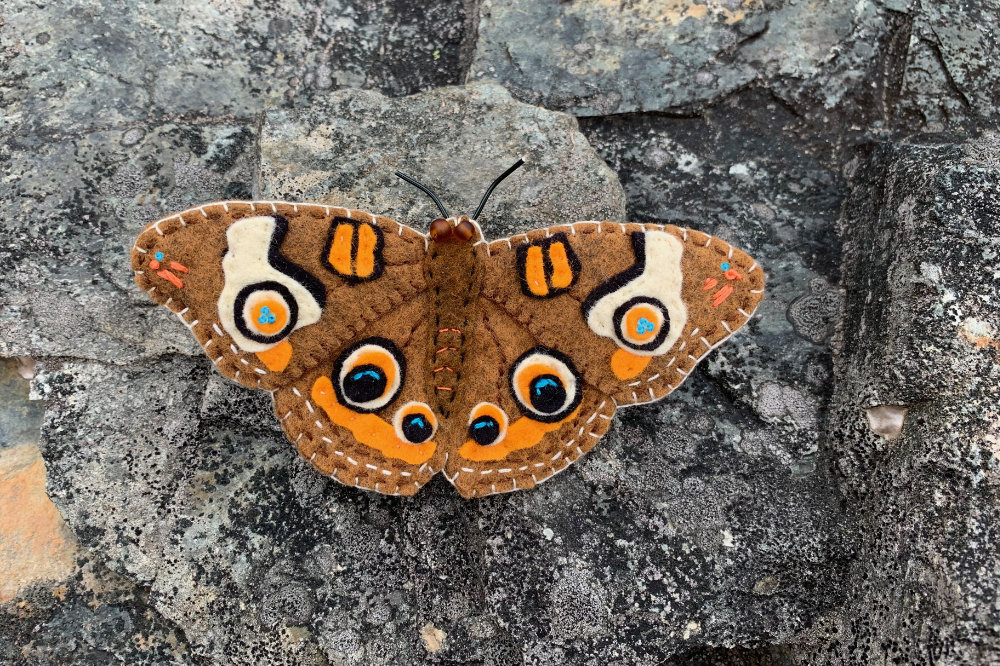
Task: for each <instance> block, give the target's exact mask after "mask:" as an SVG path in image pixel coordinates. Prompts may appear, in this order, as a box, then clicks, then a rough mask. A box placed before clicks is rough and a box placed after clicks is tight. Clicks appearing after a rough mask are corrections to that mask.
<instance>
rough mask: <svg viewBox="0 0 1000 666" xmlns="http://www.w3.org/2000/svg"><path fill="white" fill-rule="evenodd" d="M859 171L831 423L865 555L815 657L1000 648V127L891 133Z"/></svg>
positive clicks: (921, 656)
mask: <svg viewBox="0 0 1000 666" xmlns="http://www.w3.org/2000/svg"><path fill="white" fill-rule="evenodd" d="M853 181H854V188H853V190H852V192H851V195H850V198H849V199H848V201H847V204H846V205H845V209H844V210H845V215H844V217H843V219H842V220H841V222H840V234H841V236H842V238H843V241H844V268H845V270H844V287H845V290H846V293H847V294H848V297H847V299H846V302H845V306H844V309H843V312H842V314H841V320H842V322H843V325H842V332H841V334H840V336H839V340H838V343H837V346H838V348H839V349H840V352H839V353H838V354H837V357H836V363H835V373H836V389H835V392H834V397H833V401H832V405H833V407H832V410H831V417H830V429H831V431H832V433H833V434H834V436H835V437H836V440H837V442H838V446H839V452H840V455H839V456H838V460H837V466H838V470H839V473H840V477H841V479H842V488H843V490H844V492H845V496H846V498H847V499H848V502H849V504H848V505H849V506H850V507H851V509H850V514H851V515H852V517H853V518H854V519H856V520H857V525H858V534H859V538H858V541H857V547H858V558H857V563H856V565H855V568H854V571H853V573H852V575H851V577H850V578H849V582H848V584H847V589H848V590H849V592H848V598H847V601H846V604H845V607H844V609H843V610H842V611H840V612H839V613H838V615H837V619H836V621H835V623H834V627H835V629H836V632H835V636H836V637H835V638H833V639H827V640H826V641H824V644H823V647H822V648H821V649H819V650H817V651H816V653H814V654H810V655H808V660H807V661H806V663H812V664H842V663H849V662H851V661H852V660H853V661H857V662H860V663H907V664H913V663H936V664H993V663H997V662H998V661H1000V640H998V639H1000V629H998V628H1000V606H998V605H997V579H996V574H997V572H998V571H1000V549H998V547H997V543H998V538H1000V507H998V505H997V493H998V490H1000V301H998V299H997V289H998V286H1000V270H998V268H997V259H998V257H1000V141H998V140H997V138H996V137H995V136H994V137H990V138H987V139H984V140H978V141H971V142H968V143H966V144H962V145H944V146H941V145H919V144H918V145H879V146H876V147H873V148H871V149H869V150H867V151H865V154H864V155H863V156H862V157H861V159H860V163H859V165H858V166H857V170H856V171H855V172H854V174H853ZM883 405H893V406H897V407H903V408H906V413H905V418H904V421H903V427H902V431H901V432H900V434H899V435H898V436H896V437H891V438H890V437H885V436H879V435H878V434H876V433H875V432H873V431H872V428H871V427H870V421H869V419H868V417H867V415H866V411H868V410H870V409H871V408H873V407H876V406H883Z"/></svg>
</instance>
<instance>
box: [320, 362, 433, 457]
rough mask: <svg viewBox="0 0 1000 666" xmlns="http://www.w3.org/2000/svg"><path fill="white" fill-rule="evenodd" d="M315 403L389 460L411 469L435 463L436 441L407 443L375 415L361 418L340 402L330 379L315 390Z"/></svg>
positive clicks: (331, 418)
mask: <svg viewBox="0 0 1000 666" xmlns="http://www.w3.org/2000/svg"><path fill="white" fill-rule="evenodd" d="M311 395H312V399H313V401H314V402H315V403H316V404H317V405H319V406H320V407H322V408H323V411H325V412H326V415H327V416H329V417H330V420H331V421H333V422H334V423H335V424H337V425H338V426H340V427H342V428H347V429H348V430H350V431H351V434H352V435H354V438H355V439H356V440H358V441H359V442H361V443H362V444H364V445H365V446H367V447H370V448H372V449H375V450H376V451H378V452H379V453H381V454H382V455H384V456H386V457H387V458H394V459H396V460H402V461H403V462H405V463H409V464H410V465H420V464H423V463H425V462H427V461H428V460H430V459H431V456H433V455H434V451H435V450H437V444H435V443H434V442H433V441H427V442H423V443H421V444H411V443H409V442H404V441H403V440H401V439H400V438H399V437H397V436H396V429H395V428H394V427H393V426H392V424H390V423H387V422H386V421H385V420H383V419H382V418H380V417H378V416H376V415H374V414H358V413H357V412H353V411H351V410H349V409H347V408H346V407H344V406H343V405H341V404H340V403H338V402H337V397H336V394H335V393H334V391H333V383H332V382H331V381H330V378H329V377H320V378H319V379H317V380H316V381H315V382H314V383H313V386H312V391H311Z"/></svg>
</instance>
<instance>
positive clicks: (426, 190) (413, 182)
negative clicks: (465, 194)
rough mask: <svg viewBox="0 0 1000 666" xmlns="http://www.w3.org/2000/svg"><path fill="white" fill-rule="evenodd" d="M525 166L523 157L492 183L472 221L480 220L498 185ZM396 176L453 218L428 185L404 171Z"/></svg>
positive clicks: (444, 213) (446, 215)
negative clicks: (487, 201) (488, 200)
mask: <svg viewBox="0 0 1000 666" xmlns="http://www.w3.org/2000/svg"><path fill="white" fill-rule="evenodd" d="M523 164H524V158H523V157H521V158H518V160H517V162H514V164H512V165H511V166H510V168H508V169H507V170H506V171H504V172H503V173H502V174H500V175H499V176H497V177H496V180H494V181H493V182H492V183H490V186H489V187H488V188H486V194H484V195H483V199H482V201H480V202H479V207H478V208H476V212H475V213H474V214H473V215H472V219H473V220H478V219H479V214H480V213H482V212H483V207H484V206H486V200H487V199H489V198H490V195H491V194H493V190H495V189H496V188H497V185H499V184H500V183H501V182H503V179H504V178H506V177H507V176H509V175H510V174H512V173H514V172H515V171H517V170H518V169H520V168H521V166H522V165H523ZM396 175H397V176H399V177H400V178H402V179H403V180H405V181H406V182H408V183H409V184H410V185H413V186H414V187H415V188H417V189H418V190H420V191H421V192H423V193H424V194H426V195H427V196H429V197H430V198H431V199H432V200H433V201H434V204H435V205H436V206H437V207H438V210H439V211H441V214H442V215H444V216H445V217H451V216H450V215H449V214H448V210H447V209H446V208H445V207H444V204H442V203H441V200H440V199H438V197H437V195H436V194H434V192H433V191H432V190H431V188H429V187H427V186H426V185H424V184H422V183H420V182H418V181H417V180H416V179H414V178H413V177H412V176H407V175H406V174H405V173H403V172H402V171H397V172H396Z"/></svg>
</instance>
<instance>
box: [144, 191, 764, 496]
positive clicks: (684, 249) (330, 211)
mask: <svg viewBox="0 0 1000 666" xmlns="http://www.w3.org/2000/svg"><path fill="white" fill-rule="evenodd" d="M172 264H176V265H178V266H181V267H183V268H184V271H181V270H180V269H172V268H171V265H172ZM132 266H133V268H134V270H135V271H136V282H137V283H138V284H139V285H140V287H142V288H143V289H144V290H146V291H147V292H149V294H150V295H151V296H152V298H153V299H154V300H155V301H157V302H159V303H161V304H163V305H165V306H166V307H167V308H169V309H171V310H172V311H173V312H175V313H176V314H177V315H178V316H179V317H180V319H181V320H182V321H183V322H184V323H185V325H187V326H188V327H189V328H190V330H191V331H192V333H193V334H194V336H195V337H196V339H197V340H198V341H199V343H200V344H201V345H202V346H203V347H204V349H205V351H206V353H207V355H208V356H209V358H210V359H212V361H213V362H214V363H215V365H216V367H217V368H218V369H219V370H220V372H222V373H223V374H224V375H226V376H227V377H230V378H232V379H235V380H236V381H238V382H240V383H242V384H244V385H246V386H250V387H256V388H261V389H265V390H269V391H271V392H272V394H273V398H274V405H275V413H276V415H277V417H278V418H279V420H280V421H281V424H282V427H283V428H284V430H285V432H286V434H287V436H288V438H289V440H290V441H292V442H293V443H294V444H295V446H296V447H297V449H298V450H299V452H300V453H301V454H302V455H303V457H305V458H306V459H308V460H309V461H311V462H312V464H313V465H314V466H315V467H316V468H317V469H318V470H320V471H321V472H323V473H324V474H327V475H330V476H332V477H334V478H336V479H337V480H338V481H340V482H342V483H346V484H349V485H353V486H357V487H361V488H367V489H372V490H376V491H378V492H382V493H387V494H402V495H409V494H413V493H415V492H416V491H417V490H419V488H420V487H421V486H423V485H424V484H425V483H427V482H428V481H429V480H430V479H431V477H433V476H434V475H435V474H436V473H437V472H439V471H441V472H443V473H444V474H445V475H446V476H447V478H448V480H449V481H451V482H452V483H453V484H454V485H455V487H456V488H457V489H458V490H459V492H461V493H462V495H463V496H466V497H473V496H483V495H488V494H491V493H495V492H506V491H510V490H516V489H524V488H530V487H533V486H534V485H535V484H537V483H539V482H541V481H544V480H545V479H547V478H549V477H551V476H552V475H554V474H555V473H557V472H559V471H561V470H563V469H565V468H566V467H567V466H568V465H569V464H570V463H571V462H573V461H574V460H576V459H577V458H579V457H580V456H582V455H584V454H585V453H586V452H587V451H589V450H590V449H591V448H593V446H594V445H595V444H596V443H597V441H598V440H599V439H600V437H601V436H603V435H604V433H605V432H607V430H608V428H609V426H610V423H611V418H612V416H613V415H614V413H615V411H616V409H617V408H619V407H621V406H628V405H632V404H642V403H647V402H652V401H655V400H658V399H660V398H662V397H664V396H665V395H667V394H668V393H669V392H670V391H672V390H673V389H674V388H676V387H677V386H678V385H679V384H680V383H681V382H682V381H683V380H684V379H685V378H686V376H687V375H688V374H689V373H690V372H691V370H692V369H693V367H694V365H695V364H696V363H697V362H698V361H699V360H700V359H701V358H702V357H703V356H704V355H705V354H707V353H708V352H709V351H710V350H711V349H713V348H714V347H715V346H717V345H718V344H720V343H721V342H722V341H723V340H724V339H726V338H727V337H728V336H729V335H730V334H731V333H732V332H734V331H735V330H736V329H738V328H739V327H740V326H742V325H743V324H744V323H746V321H748V320H749V318H750V316H751V315H752V313H753V310H754V308H755V307H756V306H757V304H758V303H759V301H760V300H761V298H762V296H763V272H762V271H761V270H760V268H759V267H758V266H757V264H756V263H755V262H754V261H753V259H752V258H750V257H749V256H748V255H746V254H745V253H743V252H742V251H740V250H738V249H736V248H733V247H731V246H730V245H728V244H727V243H725V242H724V241H721V240H719V239H716V238H713V237H712V236H709V235H707V234H703V233H700V232H697V231H693V230H688V229H682V228H677V227H671V226H663V225H652V224H634V223H617V222H604V221H594V222H577V223H573V224H562V225H555V226H553V227H550V228H548V229H539V230H536V231H532V232H529V233H527V234H521V235H518V236H514V237H512V238H508V239H502V240H495V241H487V240H486V239H485V238H484V237H483V234H482V231H481V229H480V227H479V225H478V224H477V223H476V222H475V221H474V220H472V219H470V218H469V217H468V216H457V217H447V218H440V219H439V220H435V221H434V222H433V223H432V224H431V225H430V227H429V233H428V234H424V233H420V232H418V231H416V230H414V229H412V228H410V227H407V226H404V225H402V224H399V223H398V222H396V221H393V220H390V219H388V218H384V217H378V216H375V215H372V214H370V213H366V212H363V211H356V210H349V209H344V208H337V207H333V206H325V205H320V204H303V203H289V202H256V201H255V202H235V201H230V202H220V203H215V204H206V205H204V206H200V207H197V208H194V209H191V210H188V211H184V212H181V213H178V214H175V215H172V216H169V217H167V218H163V219H162V220H158V221H156V222H154V223H152V224H150V225H149V226H148V227H147V228H146V229H145V230H144V231H143V232H142V233H141V234H140V235H139V237H138V239H137V240H136V243H135V245H134V247H133V250H132ZM164 273H165V274H164Z"/></svg>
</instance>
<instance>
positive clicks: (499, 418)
mask: <svg viewBox="0 0 1000 666" xmlns="http://www.w3.org/2000/svg"><path fill="white" fill-rule="evenodd" d="M480 416H492V417H493V418H494V419H496V422H497V424H499V426H500V436H499V437H497V438H496V440H495V441H493V442H492V443H491V444H490V446H492V445H493V444H499V443H500V442H502V441H503V439H504V437H506V436H507V424H508V422H507V412H505V411H503V410H502V409H500V407H498V406H497V405H494V404H493V403H492V402H481V403H479V404H478V405H476V406H475V407H473V408H472V411H471V412H469V425H470V426H471V425H472V422H473V421H475V420H476V419H478V418H479V417H480Z"/></svg>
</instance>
